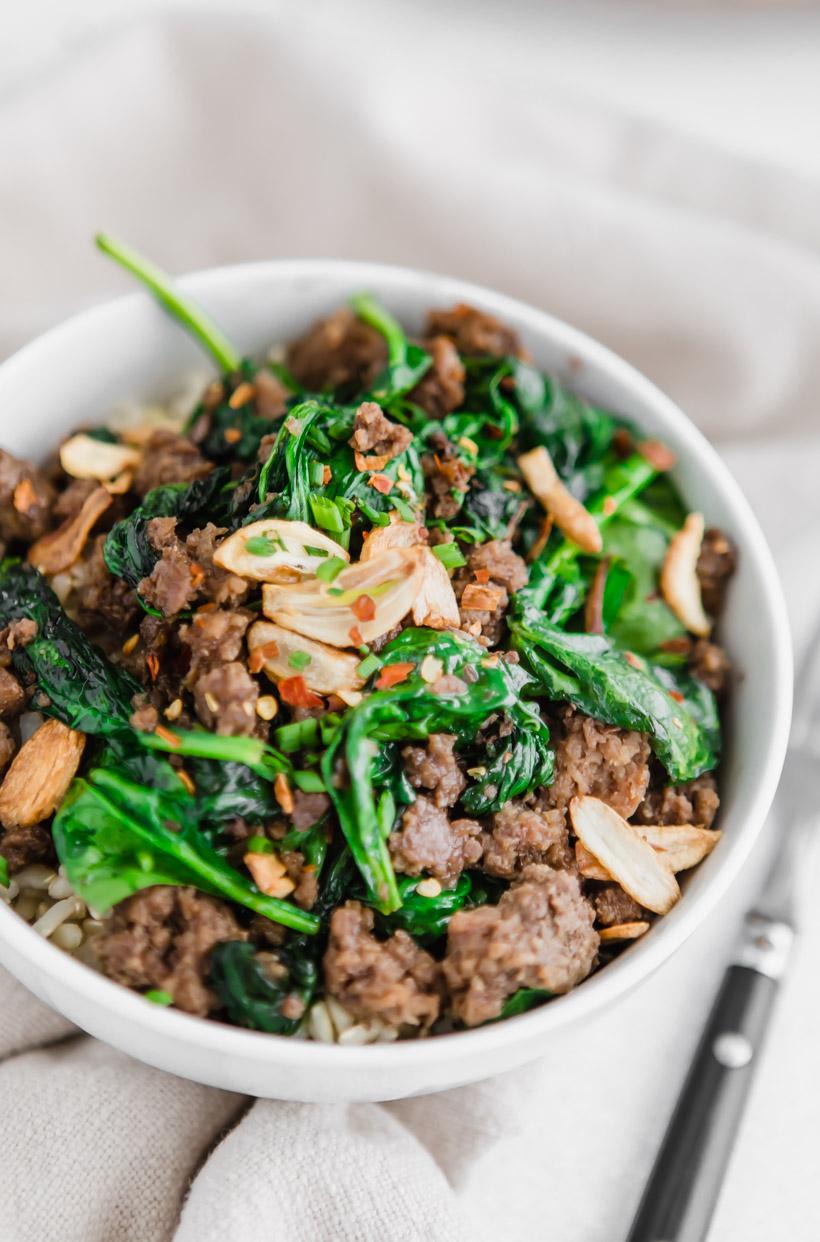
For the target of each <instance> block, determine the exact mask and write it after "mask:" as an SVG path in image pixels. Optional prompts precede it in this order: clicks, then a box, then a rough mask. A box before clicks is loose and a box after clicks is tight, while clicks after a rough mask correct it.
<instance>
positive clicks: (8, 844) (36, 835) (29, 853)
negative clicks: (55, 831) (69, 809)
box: [0, 824, 56, 875]
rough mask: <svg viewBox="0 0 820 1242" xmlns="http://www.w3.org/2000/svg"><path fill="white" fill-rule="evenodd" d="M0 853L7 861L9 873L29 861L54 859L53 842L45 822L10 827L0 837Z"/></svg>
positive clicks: (11, 873) (49, 860) (19, 868)
mask: <svg viewBox="0 0 820 1242" xmlns="http://www.w3.org/2000/svg"><path fill="white" fill-rule="evenodd" d="M0 855H2V857H3V858H5V860H6V862H7V863H8V867H9V875H14V873H15V872H16V871H21V870H22V869H23V867H27V866H28V865H29V863H39V862H54V861H56V855H55V853H54V842H53V841H52V839H51V833H50V832H49V830H48V828H46V826H45V824H33V825H32V826H31V827H28V828H10V829H9V831H8V832H7V833H5V834H4V835H3V837H2V838H0Z"/></svg>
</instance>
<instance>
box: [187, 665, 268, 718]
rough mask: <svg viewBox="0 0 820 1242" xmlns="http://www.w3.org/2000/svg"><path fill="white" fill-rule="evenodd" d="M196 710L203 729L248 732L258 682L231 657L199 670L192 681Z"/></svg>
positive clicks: (257, 692)
mask: <svg viewBox="0 0 820 1242" xmlns="http://www.w3.org/2000/svg"><path fill="white" fill-rule="evenodd" d="M193 689H194V703H195V705H196V714H197V715H198V716H199V719H200V720H201V721H202V723H203V724H204V725H205V727H206V729H215V730H216V732H217V733H221V734H223V735H228V736H249V735H250V734H251V733H253V732H254V731H255V729H256V724H257V716H256V700H257V699H258V698H259V686H258V684H257V682H256V681H254V679H253V677H251V675H250V673H249V672H248V670H247V669H246V668H245V665H244V664H240V663H239V661H238V660H234V661H233V662H232V663H230V664H221V665H219V666H218V667H217V668H212V669H211V670H210V671H209V672H207V673H203V674H202V676H201V677H199V678H198V679H197V681H196V682H195V683H194V688H193Z"/></svg>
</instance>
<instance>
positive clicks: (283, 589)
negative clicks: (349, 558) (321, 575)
mask: <svg viewBox="0 0 820 1242" xmlns="http://www.w3.org/2000/svg"><path fill="white" fill-rule="evenodd" d="M424 551H425V549H423V548H391V549H389V550H388V551H386V552H383V553H382V554H381V555H379V556H374V557H373V559H372V560H370V561H359V562H358V564H356V565H349V566H348V567H347V569H343V570H342V572H341V573H340V574H338V575H337V577H336V578H335V579H334V580H333V582H332V583H326V582H322V581H320V580H318V579H314V580H313V581H311V582H302V583H296V584H294V585H279V584H276V585H274V584H271V583H266V584H265V586H263V588H262V611H263V612H264V614H265V616H266V617H270V619H271V620H272V621H275V622H276V623H277V625H282V626H284V627H285V628H286V629H288V630H294V631H295V632H296V633H298V634H304V635H305V636H306V637H308V638H315V639H316V640H317V642H322V643H329V644H330V646H331V647H355V646H358V645H360V643H361V642H364V643H369V642H372V641H373V640H374V639H376V638H381V636H382V634H386V633H388V631H389V630H392V629H393V628H394V626H396V625H398V624H399V622H400V621H401V620H403V618H404V617H406V616H407V614H408V612H410V611H411V609H412V607H413V604H414V603H415V600H416V597H417V596H418V594H419V592H420V590H421V588H422V583H423V580H424V563H425V562H424V555H423V553H424Z"/></svg>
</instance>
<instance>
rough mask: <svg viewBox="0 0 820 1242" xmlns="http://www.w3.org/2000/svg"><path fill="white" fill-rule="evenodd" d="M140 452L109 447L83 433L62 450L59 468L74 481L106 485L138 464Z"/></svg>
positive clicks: (72, 438) (111, 445)
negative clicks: (95, 481) (96, 480)
mask: <svg viewBox="0 0 820 1242" xmlns="http://www.w3.org/2000/svg"><path fill="white" fill-rule="evenodd" d="M139 460H140V452H139V450H138V449H136V448H132V447H131V446H130V445H128V444H108V443H107V442H106V441H105V440H95V439H94V437H93V436H87V435H83V434H82V433H80V434H79V435H76V436H72V437H71V439H70V440H66V442H65V444H63V445H62V446H61V448H60V465H61V466H62V468H63V470H65V472H66V474H70V475H71V477H72V478H73V479H99V481H100V482H101V483H104V482H105V481H106V480H107V479H114V478H116V477H117V475H118V474H122V472H123V471H124V470H133V468H134V467H135V466H136V465H138V464H139Z"/></svg>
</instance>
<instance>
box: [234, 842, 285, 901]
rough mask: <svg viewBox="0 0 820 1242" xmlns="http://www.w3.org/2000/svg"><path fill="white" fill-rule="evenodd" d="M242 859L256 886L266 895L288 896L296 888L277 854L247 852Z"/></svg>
mask: <svg viewBox="0 0 820 1242" xmlns="http://www.w3.org/2000/svg"><path fill="white" fill-rule="evenodd" d="M242 861H243V862H244V864H245V866H246V867H247V868H248V871H250V873H251V875H252V877H253V882H254V884H255V885H256V887H257V888H258V889H259V891H260V892H262V893H265V894H266V895H267V896H268V897H279V898H282V897H289V896H290V894H291V893H292V892H293V890H294V889H295V888H296V885H295V884H294V882H293V880H291V878H290V877H289V876H288V874H287V872H286V870H285V864H284V863H283V862H282V859H281V858H280V857H279V855H278V854H276V853H273V854H254V853H247V854H245V855H244V857H243V859H242Z"/></svg>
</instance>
